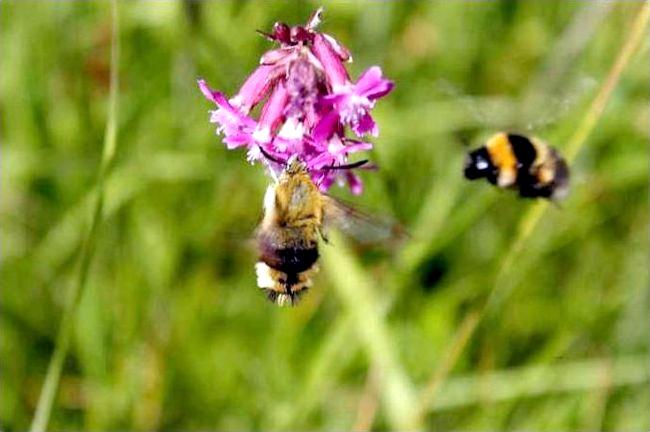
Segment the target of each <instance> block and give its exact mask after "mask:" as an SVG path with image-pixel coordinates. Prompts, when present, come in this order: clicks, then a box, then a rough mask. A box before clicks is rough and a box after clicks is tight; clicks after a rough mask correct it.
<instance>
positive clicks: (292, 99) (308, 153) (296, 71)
mask: <svg viewBox="0 0 650 432" xmlns="http://www.w3.org/2000/svg"><path fill="white" fill-rule="evenodd" d="M321 15H322V9H318V10H317V11H316V12H315V13H314V14H313V15H312V16H311V17H310V19H309V20H308V22H307V24H306V25H304V26H288V25H286V24H284V23H276V24H275V25H274V26H273V29H272V31H271V33H264V32H260V33H262V34H263V35H264V36H265V37H266V38H267V39H269V40H271V41H273V42H275V43H278V44H279V45H280V46H279V48H276V49H273V50H270V51H268V52H266V53H265V54H263V55H262V57H261V59H260V66H259V67H258V68H257V69H256V70H255V71H254V72H253V73H252V74H251V75H250V76H249V77H248V78H247V79H246V80H245V81H244V84H243V85H242V86H241V88H240V90H239V92H238V93H237V94H236V95H235V96H234V97H232V98H230V99H227V98H226V97H225V96H224V94H223V93H220V92H218V91H214V90H212V89H210V88H209V87H208V85H207V84H206V82H205V81H203V80H199V88H200V90H201V91H202V92H203V94H204V95H205V97H206V98H207V99H208V100H210V101H211V102H213V103H214V104H215V105H216V109H215V110H213V111H212V112H211V117H210V122H211V123H215V124H216V125H217V133H218V134H220V135H223V142H224V143H225V144H226V147H227V148H229V149H233V148H237V147H245V148H246V149H247V150H248V155H247V159H248V160H249V161H250V162H251V163H254V162H255V161H258V160H262V161H263V162H264V163H265V164H266V165H267V167H268V168H269V169H271V170H274V171H279V170H281V169H282V168H283V162H282V161H286V160H288V159H289V158H290V157H291V156H294V155H298V157H299V158H300V159H301V160H303V161H304V162H305V163H306V164H307V167H308V169H309V171H310V174H311V176H312V179H313V180H314V182H315V183H316V184H317V185H318V186H319V187H320V189H321V190H323V191H326V190H328V189H329V188H330V186H331V185H333V184H334V183H335V182H339V183H343V182H347V183H348V185H349V186H350V189H351V190H352V192H353V193H361V191H362V184H361V180H360V179H359V177H358V176H356V175H355V174H354V173H352V172H351V169H345V170H343V169H341V170H337V169H336V166H340V165H346V168H356V166H354V165H353V166H349V164H350V162H349V161H348V157H349V156H350V155H351V154H353V153H357V152H361V151H366V150H370V149H372V144H371V143H369V142H364V141H357V140H352V139H349V138H347V137H346V129H347V128H348V127H349V128H350V129H351V130H352V131H353V132H354V133H355V134H356V135H357V136H358V137H360V138H361V137H363V136H364V135H366V134H371V135H373V136H377V134H378V129H377V125H376V124H375V121H374V120H373V118H372V116H371V115H370V112H371V110H372V108H373V107H374V105H375V102H376V101H377V100H378V99H379V98H381V97H383V96H385V95H386V94H388V93H389V92H390V91H391V90H392V88H393V83H392V82H391V81H389V80H387V79H385V78H383V77H382V72H381V69H380V68H379V67H378V66H373V67H371V68H370V69H368V70H367V71H366V72H364V73H363V74H362V75H361V77H359V79H358V80H357V82H356V84H353V83H352V82H351V80H350V77H349V75H348V72H347V70H346V68H345V65H344V63H345V62H350V61H352V57H351V55H350V53H349V51H348V50H347V48H345V47H344V46H343V45H342V44H341V43H339V42H338V41H337V40H336V39H335V38H333V37H332V36H330V35H327V34H324V33H320V32H317V31H316V27H317V26H318V24H319V23H320V21H321ZM262 102H263V103H264V105H263V107H262V109H261V111H260V116H259V118H258V119H257V120H255V119H253V118H251V117H250V116H249V113H250V112H251V111H252V110H253V108H255V106H256V105H258V104H260V103H262Z"/></svg>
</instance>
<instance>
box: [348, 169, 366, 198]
mask: <svg viewBox="0 0 650 432" xmlns="http://www.w3.org/2000/svg"><path fill="white" fill-rule="evenodd" d="M345 178H346V180H347V181H348V186H350V191H351V192H352V193H353V194H354V195H360V194H361V192H363V182H362V181H361V178H360V177H359V176H358V175H356V174H354V173H353V172H351V171H346V172H345Z"/></svg>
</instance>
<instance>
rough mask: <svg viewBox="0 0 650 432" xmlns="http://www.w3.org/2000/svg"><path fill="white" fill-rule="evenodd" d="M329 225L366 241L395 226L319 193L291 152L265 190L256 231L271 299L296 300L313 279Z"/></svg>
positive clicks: (385, 235) (260, 281) (260, 268)
mask: <svg viewBox="0 0 650 432" xmlns="http://www.w3.org/2000/svg"><path fill="white" fill-rule="evenodd" d="M265 156H267V155H266V154H265ZM267 157H269V158H270V156H267ZM272 160H273V161H276V160H275V159H272ZM365 162H367V161H362V163H365ZM359 165H360V163H355V164H350V165H347V166H338V167H331V168H332V169H346V168H354V167H357V166H359ZM329 226H336V227H338V228H340V229H341V230H342V231H343V232H345V233H346V234H348V235H352V236H354V237H355V238H357V239H358V240H361V241H364V242H377V241H384V240H387V239H389V238H391V237H393V236H394V235H395V234H396V233H397V232H398V229H397V225H395V224H394V223H392V222H388V221H383V220H381V219H378V218H374V217H372V216H370V215H367V214H365V213H362V212H360V211H358V210H356V209H354V208H353V207H350V206H348V205H347V204H344V203H342V202H341V201H339V200H337V199H335V198H333V197H331V196H329V195H327V194H324V193H321V192H320V191H319V189H318V186H316V184H314V182H313V181H312V179H311V177H310V175H309V172H308V170H307V167H306V165H305V164H304V163H303V162H302V161H301V160H300V159H299V158H297V157H292V158H290V159H289V160H288V161H287V162H286V167H285V168H284V169H283V171H282V173H281V174H280V175H279V177H278V179H277V181H276V182H275V183H273V184H271V185H269V187H268V188H267V190H266V193H265V195H264V216H263V218H262V222H261V224H260V226H259V228H258V230H257V233H256V240H257V246H258V249H259V261H258V262H257V263H256V264H255V272H256V275H257V286H258V287H259V288H260V289H262V290H263V291H264V292H265V293H266V295H267V297H268V299H269V300H271V301H272V302H274V303H276V304H278V305H280V306H284V305H294V304H296V302H297V301H298V300H299V298H300V296H301V295H302V294H304V293H305V292H306V291H307V289H308V288H309V287H310V286H311V285H312V277H313V276H314V275H315V274H316V273H317V272H318V263H317V262H318V257H319V255H318V244H319V240H321V239H322V240H324V241H327V237H326V232H325V230H326V227H329Z"/></svg>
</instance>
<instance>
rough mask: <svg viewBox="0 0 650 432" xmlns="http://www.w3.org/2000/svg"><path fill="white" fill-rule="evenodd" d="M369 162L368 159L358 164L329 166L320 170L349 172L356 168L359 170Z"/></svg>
mask: <svg viewBox="0 0 650 432" xmlns="http://www.w3.org/2000/svg"><path fill="white" fill-rule="evenodd" d="M368 162H369V161H368V159H363V160H360V161H357V162H352V163H349V164H347V165H327V166H324V167H322V168H320V169H321V170H349V169H354V168H358V167H360V166H363V165H365V164H367V163H368Z"/></svg>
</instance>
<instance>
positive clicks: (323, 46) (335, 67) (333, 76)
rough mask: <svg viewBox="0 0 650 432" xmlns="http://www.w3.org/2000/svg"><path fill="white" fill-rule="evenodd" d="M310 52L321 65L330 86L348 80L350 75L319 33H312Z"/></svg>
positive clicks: (338, 84) (341, 83)
mask: <svg viewBox="0 0 650 432" xmlns="http://www.w3.org/2000/svg"><path fill="white" fill-rule="evenodd" d="M312 52H313V53H314V55H315V56H316V58H317V59H318V61H320V63H321V65H322V66H323V70H324V72H325V76H326V77H327V80H328V81H329V84H330V86H331V87H333V88H336V87H339V86H343V85H345V84H347V83H349V82H350V77H349V76H348V72H347V71H346V70H345V66H343V63H342V62H341V59H340V57H339V56H338V54H336V51H334V49H333V48H332V45H330V43H329V42H328V41H327V39H325V37H323V35H322V34H320V33H316V34H315V35H314V43H313V44H312Z"/></svg>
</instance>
